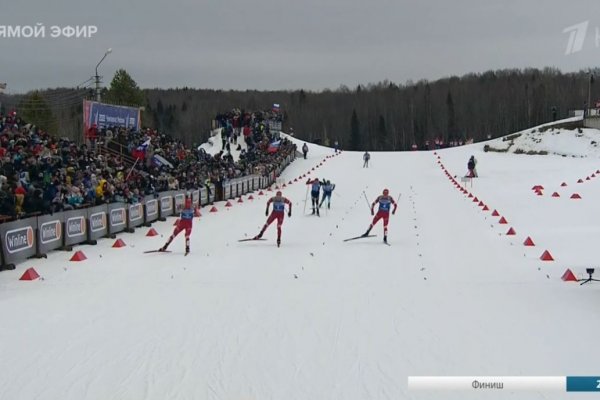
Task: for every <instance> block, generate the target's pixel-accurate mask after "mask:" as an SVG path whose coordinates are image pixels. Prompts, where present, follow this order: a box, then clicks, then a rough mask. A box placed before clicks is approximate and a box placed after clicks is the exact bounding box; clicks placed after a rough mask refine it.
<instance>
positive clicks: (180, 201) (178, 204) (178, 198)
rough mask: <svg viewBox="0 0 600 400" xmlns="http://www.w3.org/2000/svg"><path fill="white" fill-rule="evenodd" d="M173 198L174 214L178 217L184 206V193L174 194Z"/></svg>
mask: <svg viewBox="0 0 600 400" xmlns="http://www.w3.org/2000/svg"><path fill="white" fill-rule="evenodd" d="M174 198H175V214H177V215H179V213H180V212H181V211H183V207H184V206H185V192H181V191H180V192H174Z"/></svg>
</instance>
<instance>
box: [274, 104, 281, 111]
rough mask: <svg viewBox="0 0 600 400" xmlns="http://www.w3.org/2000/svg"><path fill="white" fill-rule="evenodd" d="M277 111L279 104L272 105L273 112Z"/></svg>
mask: <svg viewBox="0 0 600 400" xmlns="http://www.w3.org/2000/svg"><path fill="white" fill-rule="evenodd" d="M279 110H280V107H279V103H273V111H275V112H279Z"/></svg>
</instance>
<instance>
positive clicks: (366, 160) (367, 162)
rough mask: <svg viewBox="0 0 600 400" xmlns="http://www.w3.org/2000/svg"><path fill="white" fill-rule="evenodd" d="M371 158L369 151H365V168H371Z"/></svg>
mask: <svg viewBox="0 0 600 400" xmlns="http://www.w3.org/2000/svg"><path fill="white" fill-rule="evenodd" d="M370 159H371V155H370V154H369V152H368V151H365V154H363V161H364V162H363V168H369V160H370Z"/></svg>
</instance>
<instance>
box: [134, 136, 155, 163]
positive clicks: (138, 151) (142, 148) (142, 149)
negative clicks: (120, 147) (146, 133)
mask: <svg viewBox="0 0 600 400" xmlns="http://www.w3.org/2000/svg"><path fill="white" fill-rule="evenodd" d="M148 146H150V139H148V140H146V141H145V142H144V143H142V144H140V145H139V146H138V147H136V148H135V150H133V151H132V152H131V155H132V156H133V158H141V159H142V160H143V159H144V158H146V149H147V148H148Z"/></svg>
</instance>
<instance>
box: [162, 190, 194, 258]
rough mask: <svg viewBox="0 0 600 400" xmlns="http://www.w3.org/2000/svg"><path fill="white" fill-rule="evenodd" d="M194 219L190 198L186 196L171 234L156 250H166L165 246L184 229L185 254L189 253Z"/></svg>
mask: <svg viewBox="0 0 600 400" xmlns="http://www.w3.org/2000/svg"><path fill="white" fill-rule="evenodd" d="M193 219H194V207H193V206H192V199H191V198H189V197H187V198H186V199H185V204H184V206H183V210H181V214H180V215H179V220H178V221H177V225H175V229H174V230H173V234H172V235H171V236H170V237H169V240H167V243H165V245H164V246H163V247H161V248H160V249H159V250H158V251H166V250H167V247H169V245H170V244H171V242H172V241H173V239H175V237H176V236H177V235H179V233H180V232H181V231H183V230H185V255H186V256H187V255H188V254H190V235H191V234H192V220H193Z"/></svg>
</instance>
